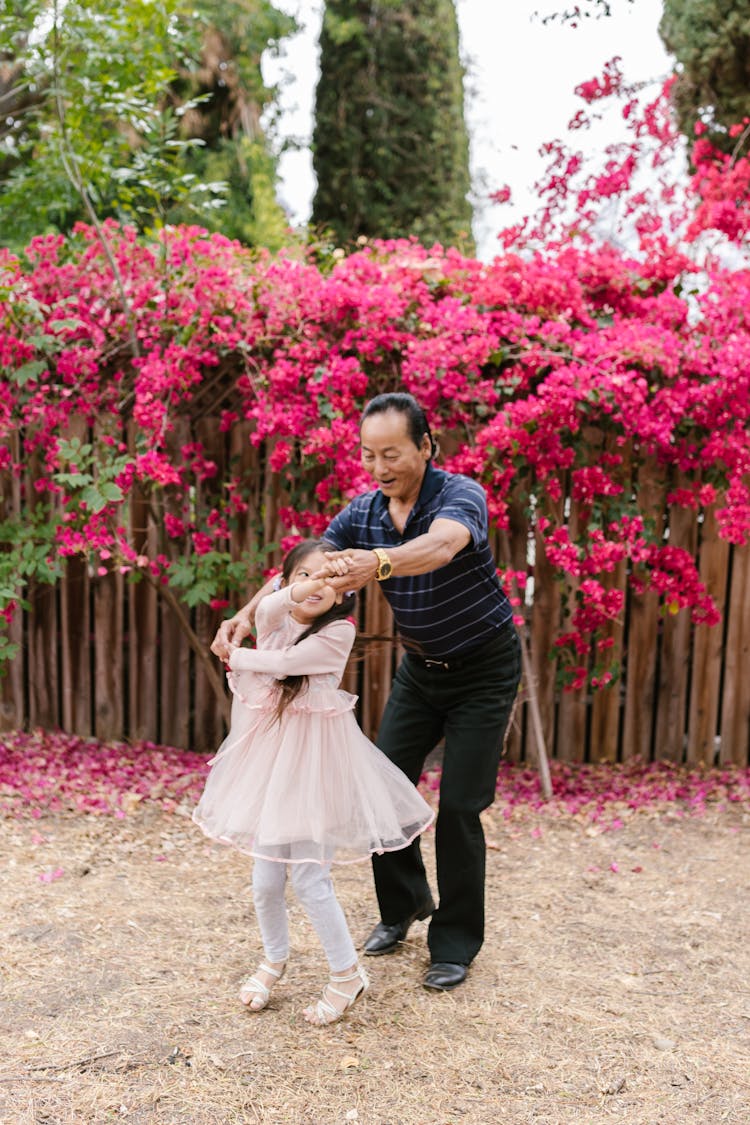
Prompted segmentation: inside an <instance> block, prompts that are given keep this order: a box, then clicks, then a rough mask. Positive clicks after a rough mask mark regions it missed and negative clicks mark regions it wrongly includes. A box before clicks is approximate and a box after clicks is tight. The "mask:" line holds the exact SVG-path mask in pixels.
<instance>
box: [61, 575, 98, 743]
mask: <svg viewBox="0 0 750 1125" xmlns="http://www.w3.org/2000/svg"><path fill="white" fill-rule="evenodd" d="M88 570H89V568H88V564H87V562H86V560H85V559H82V558H79V557H74V558H70V559H68V562H67V565H66V567H65V576H64V578H63V580H62V582H61V583H60V618H61V620H60V664H61V673H62V725H63V729H64V730H67V731H70V732H71V733H75V734H86V735H89V734H91V729H92V722H91V718H92V715H91V712H92V697H91V612H90V608H89V572H88Z"/></svg>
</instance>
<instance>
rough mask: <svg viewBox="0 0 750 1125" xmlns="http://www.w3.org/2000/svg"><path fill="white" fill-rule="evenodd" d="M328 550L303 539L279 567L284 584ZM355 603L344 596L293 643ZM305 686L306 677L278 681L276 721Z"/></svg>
mask: <svg viewBox="0 0 750 1125" xmlns="http://www.w3.org/2000/svg"><path fill="white" fill-rule="evenodd" d="M327 550H330V544H329V543H326V542H325V540H323V539H303V540H302V542H301V543H298V544H297V546H296V547H292V549H291V551H290V552H289V554H288V555H287V556H286V558H285V559H284V562H283V563H282V566H281V573H282V576H283V578H284V582H285V583H288V582H289V578H290V577H291V575H292V572H293V571H294V570H295V569H296V568H297V567H298V566H299V564H300V563H301V562H304V560H305V559H306V558H307V556H308V555H311V554H312V553H313V551H327ZM356 602H357V595H356V594H353V593H352V594H348V595H345V596H344V598H343V600H342V601H341V602H340V603H339V602H334V603H333V605H332V606H331V608H330V609H329V610H327V611H326V612H325V613H323V614H321V616H320V617H316V618H315V620H314V621H313V622H311V624H310V625H308V627H307V628H306V629H305V630H304V632H302V633H300V635H299V636H298V637H297V639H296V641H295V642H294V643H295V644H296V645H297V644H299V642H300V641H304V640H305V638H306V637H311V636H312V635H313V633H318V632H320V630H321V629H322V628H323V626H324V625H330V624H331V622H332V621H339V620H340V619H341V618H342V617H349V616H350V614H351V613H352V612H353V610H354V607H355V605H356ZM306 685H307V676H302V675H299V676H286V677H285V678H284V679H283V680H279V699H278V703H277V704H276V719H277V720H278V721H279V722H281V717H282V715H283V714H284V712H285V711H286V709H287V707H288V706H289V704H290V703H291V702H292V701H293V700H294V699H296V698H297V696H298V695H299V693H300V692H301V691H302V689H303V688H304V687H306Z"/></svg>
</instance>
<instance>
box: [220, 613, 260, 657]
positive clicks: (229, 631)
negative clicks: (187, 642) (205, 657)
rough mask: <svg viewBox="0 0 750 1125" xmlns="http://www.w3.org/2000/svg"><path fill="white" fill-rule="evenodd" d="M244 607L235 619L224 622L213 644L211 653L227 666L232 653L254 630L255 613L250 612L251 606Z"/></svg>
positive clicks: (230, 618)
mask: <svg viewBox="0 0 750 1125" xmlns="http://www.w3.org/2000/svg"><path fill="white" fill-rule="evenodd" d="M251 604H252V603H248V605H246V606H243V607H242V609H240V610H238V611H237V613H235V615H234V617H228V618H227V620H226V621H222V623H221V625H220V626H219V630H218V632H217V634H216V636H215V637H214V639H213V641H212V642H211V652H212V653H213V654H214V656H218V658H219V660H222V661H223V662H224V663H225V664H226V663H227V661H228V660H229V657H230V656H231V655H232V652H233V651H234V650H235V649H236V648H239V646H240V645H241V644H242V642H243V641H244V639H245V637H249V636H250V634H251V632H252V630H253V622H254V620H255V612H254V611H253V612H252V614H251V612H250V605H251Z"/></svg>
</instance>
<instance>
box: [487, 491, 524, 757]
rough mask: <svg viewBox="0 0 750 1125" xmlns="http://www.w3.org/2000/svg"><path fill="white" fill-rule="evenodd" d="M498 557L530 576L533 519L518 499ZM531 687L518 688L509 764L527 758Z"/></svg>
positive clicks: (499, 540)
mask: <svg viewBox="0 0 750 1125" xmlns="http://www.w3.org/2000/svg"><path fill="white" fill-rule="evenodd" d="M493 547H494V554H495V560H496V562H497V563H498V565H500V566H510V567H511V568H512V569H513V570H515V571H516V572H518V573H520V574H525V575H526V576H527V578H528V573H529V518H528V515H527V512H526V505H525V503H524V501H523V500H522V499H520V498H519V497H518V496H516V497H514V498H513V499H512V500H511V502H510V504H509V505H508V531H507V532H506V533H505V534H496V535H495V536H494V543H493ZM506 551H507V552H508V554H509V557H508V558H506V557H505V552H506ZM518 594H519V597H520V598H521V601H522V604H521V605H520V606H517V607H514V612H515V613H516V614H522V615H523V617H524V624H523V625H521V626H520V627H519V635H520V636H521V641H522V643H525V644H528V643H529V638H528V632H529V626H528V621H527V617H528V612H527V607H526V605H525V603H524V591H523V590H521V588H520V587H518ZM527 699H528V685H527V684H526V683H525V682H524V678H523V676H522V677H521V683H520V685H519V688H518V696H517V698H516V703H515V708H514V710H513V717H512V721H511V724H510V726H509V728H508V732H507V735H506V739H505V746H504V749H503V756H504V757H505V758H507V760H508V761H509V762H520V761H521V759H522V758H523V748H524V724H525V722H526V709H527V707H528V703H527Z"/></svg>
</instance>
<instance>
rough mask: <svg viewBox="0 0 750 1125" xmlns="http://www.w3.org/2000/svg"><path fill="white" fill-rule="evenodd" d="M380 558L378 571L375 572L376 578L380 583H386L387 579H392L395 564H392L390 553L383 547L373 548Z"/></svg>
mask: <svg viewBox="0 0 750 1125" xmlns="http://www.w3.org/2000/svg"><path fill="white" fill-rule="evenodd" d="M372 550H373V551H374V552H375V554H376V555H377V558H378V569H377V570H376V571H375V578H376V579H377V581H378V582H385V580H386V578H390V577H391V574H392V573H393V563H392V562H391V560H390V558H389V556H388V552H387V551H384V550H383V548H382V547H373V548H372Z"/></svg>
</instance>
